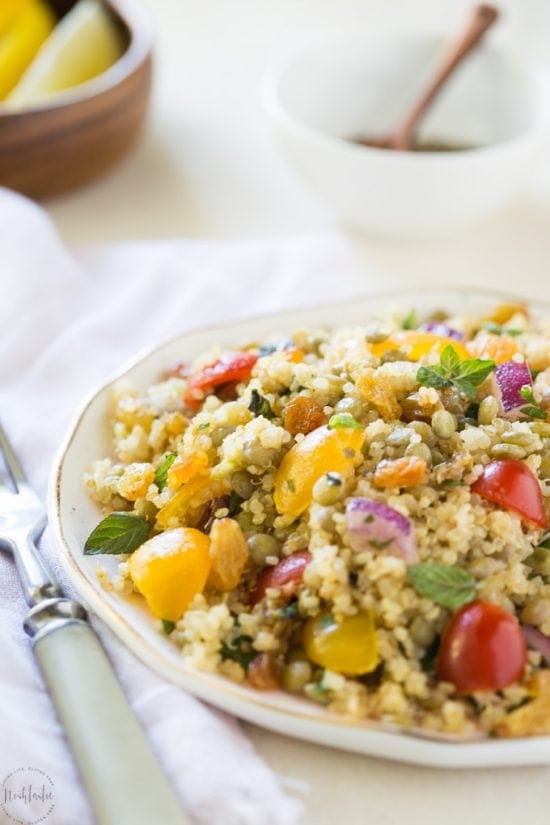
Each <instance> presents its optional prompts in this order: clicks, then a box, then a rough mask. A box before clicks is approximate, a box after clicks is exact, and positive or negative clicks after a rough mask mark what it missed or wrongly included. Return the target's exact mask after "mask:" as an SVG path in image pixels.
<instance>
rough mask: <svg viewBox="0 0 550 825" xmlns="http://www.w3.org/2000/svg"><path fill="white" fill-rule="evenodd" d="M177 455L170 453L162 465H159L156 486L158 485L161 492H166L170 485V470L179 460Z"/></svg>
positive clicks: (156, 473)
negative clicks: (165, 489) (167, 486)
mask: <svg viewBox="0 0 550 825" xmlns="http://www.w3.org/2000/svg"><path fill="white" fill-rule="evenodd" d="M177 457H178V456H177V453H168V454H167V455H166V456H165V458H164V461H163V462H162V464H159V466H158V467H157V470H156V472H155V484H156V485H157V487H158V489H159V492H160V491H161V490H164V488H165V487H166V485H167V484H168V470H169V469H170V467H171V466H172V464H173V463H174V461H175V460H176V458H177Z"/></svg>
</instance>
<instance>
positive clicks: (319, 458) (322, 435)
mask: <svg viewBox="0 0 550 825" xmlns="http://www.w3.org/2000/svg"><path fill="white" fill-rule="evenodd" d="M364 440H365V433H364V430H356V429H353V428H351V427H336V428H335V429H333V430H331V429H330V428H329V427H318V428H317V429H316V430H313V431H312V432H310V433H309V434H308V435H306V437H305V438H304V439H303V440H302V441H299V442H298V444H295V445H294V447H292V448H291V449H290V450H289V452H288V453H287V454H286V456H285V457H284V459H283V461H282V462H281V466H280V467H279V469H278V470H277V473H276V474H275V490H274V494H273V499H274V501H275V507H276V508H277V510H278V512H279V513H281V514H282V515H285V516H291V517H292V518H298V516H299V515H301V514H302V513H303V512H304V510H306V509H307V508H308V507H309V505H310V504H311V501H312V490H313V486H314V484H315V482H316V481H317V479H318V478H320V477H321V476H322V475H323V473H329V472H333V473H346V471H348V470H349V469H350V468H351V467H353V463H354V459H355V457H356V455H357V454H358V453H359V451H360V450H361V447H362V446H363V442H364Z"/></svg>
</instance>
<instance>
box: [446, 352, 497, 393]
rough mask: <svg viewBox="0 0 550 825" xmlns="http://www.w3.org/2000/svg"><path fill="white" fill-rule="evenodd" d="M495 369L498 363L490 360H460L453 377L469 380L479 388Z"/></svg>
mask: <svg viewBox="0 0 550 825" xmlns="http://www.w3.org/2000/svg"><path fill="white" fill-rule="evenodd" d="M495 367H496V363H495V362H494V361H491V360H489V359H483V358H470V359H468V360H466V361H460V360H459V362H458V365H457V367H456V371H455V372H454V373H453V377H456V378H467V379H468V381H469V382H470V383H471V384H473V385H474V387H478V386H479V385H480V384H482V383H483V382H484V381H485V379H486V378H487V377H488V376H489V375H490V374H491V373H492V371H493V370H494V368H495Z"/></svg>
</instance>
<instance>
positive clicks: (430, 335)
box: [370, 329, 471, 361]
mask: <svg viewBox="0 0 550 825" xmlns="http://www.w3.org/2000/svg"><path fill="white" fill-rule="evenodd" d="M449 344H450V345H451V346H452V348H453V349H454V350H455V352H456V353H457V355H458V356H459V357H460V359H461V360H464V359H465V358H471V355H470V353H469V352H468V350H467V349H466V347H465V346H464V344H461V343H460V341H455V339H454V338H446V337H445V336H444V335H436V334H435V333H434V332H422V331H421V330H420V331H419V330H416V329H411V330H407V329H403V330H399V331H398V332H394V333H393V335H390V337H389V338H386V340H385V341H380V342H379V343H377V344H370V350H371V352H372V354H373V355H376V357H377V358H380V357H381V356H382V355H384V353H385V352H389V350H392V349H395V350H401V352H403V353H404V354H405V355H406V356H407V358H409V360H410V361H419V360H420V359H421V358H422V356H424V355H441V353H442V352H443V350H444V349H445V347H448V346H449Z"/></svg>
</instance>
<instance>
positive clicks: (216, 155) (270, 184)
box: [47, 0, 550, 825]
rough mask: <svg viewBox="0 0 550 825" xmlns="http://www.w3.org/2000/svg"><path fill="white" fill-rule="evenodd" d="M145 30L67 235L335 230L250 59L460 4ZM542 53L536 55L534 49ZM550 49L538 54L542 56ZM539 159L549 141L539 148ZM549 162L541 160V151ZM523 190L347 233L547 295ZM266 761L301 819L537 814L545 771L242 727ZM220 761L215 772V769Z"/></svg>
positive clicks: (439, 21)
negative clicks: (480, 220)
mask: <svg viewBox="0 0 550 825" xmlns="http://www.w3.org/2000/svg"><path fill="white" fill-rule="evenodd" d="M143 2H144V5H146V6H148V7H149V9H150V11H151V14H152V17H153V18H154V23H155V27H156V31H157V50H156V51H157V67H156V69H157V70H156V83H155V97H154V104H153V112H152V119H151V123H150V126H149V128H148V131H147V133H146V135H145V137H144V139H143V141H142V143H141V145H140V147H139V148H138V149H137V151H135V152H134V154H133V155H132V157H131V158H129V159H128V160H127V161H125V162H124V163H123V164H122V165H121V166H120V167H119V168H118V169H117V170H116V171H115V172H114V173H112V174H111V175H110V176H109V177H107V178H105V179H104V180H102V181H100V182H98V183H97V184H94V185H93V186H91V187H89V188H87V189H85V190H83V191H82V192H79V193H77V194H74V195H71V196H67V197H65V198H62V199H58V200H56V201H52V202H50V203H48V204H47V208H48V210H49V212H50V214H51V216H52V217H53V219H54V220H55V222H56V224H57V226H58V227H59V229H60V231H61V233H62V235H63V237H64V238H65V240H66V241H67V242H68V243H69V244H78V245H80V244H89V243H93V244H95V243H104V242H110V241H116V240H122V239H132V238H133V239H138V238H168V237H180V236H187V237H203V238H204V237H210V238H235V237H238V238H246V237H249V236H254V237H258V236H279V235H288V234H303V233H312V232H323V231H324V230H328V229H334V228H337V223H336V222H335V219H334V218H333V216H332V215H331V214H330V211H329V210H328V209H327V208H326V207H325V206H324V205H323V204H322V203H320V202H319V201H318V200H317V199H316V198H315V197H314V196H313V195H310V194H309V193H308V192H306V191H305V190H304V189H303V188H302V186H301V184H300V183H299V182H298V181H297V180H296V179H295V178H294V176H293V174H292V172H291V171H290V170H289V169H288V168H287V166H286V165H285V163H284V161H283V159H282V158H281V157H280V156H279V154H278V152H277V148H276V146H275V145H274V144H273V143H272V141H271V135H270V132H269V128H268V125H267V124H266V123H265V121H264V119H263V117H262V113H261V110H260V108H259V102H258V82H259V78H260V75H261V72H262V70H263V68H264V67H265V65H266V63H268V62H269V61H270V60H271V59H273V58H276V57H277V56H278V55H279V54H280V53H281V51H284V50H285V49H287V48H289V47H291V46H295V45H296V44H297V43H300V42H304V41H307V40H309V39H317V38H319V37H324V36H327V37H329V36H330V35H331V34H332V33H334V32H339V33H345V32H346V31H347V30H351V31H353V32H354V33H358V32H361V31H364V32H369V33H372V32H373V31H378V30H380V29H381V28H390V27H391V28H397V29H401V30H402V29H406V30H409V31H413V30H415V29H417V30H426V29H433V30H436V31H445V30H452V29H453V26H455V27H456V25H457V24H458V25H459V24H460V20H461V18H462V17H463V16H464V11H465V10H466V9H467V8H468V7H469V6H470V3H469V2H464V0H362V2H360V0H143ZM501 5H503V6H506V8H507V9H508V11H509V15H508V18H507V22H506V25H505V26H504V27H503V31H502V36H508V37H510V38H514V39H515V42H516V43H517V44H518V45H520V46H521V47H522V48H524V49H525V50H527V51H528V52H529V53H536V52H537V51H539V52H541V53H542V50H543V45H544V40H545V39H546V42H550V37H549V35H550V25H548V28H545V27H544V25H543V23H544V17H546V23H547V24H550V12H549V8H550V0H517V2H516V3H513V2H512V0H509V2H507V3H502V4H501ZM549 54H550V53H549ZM549 59H550V58H549ZM549 155H550V152H549ZM549 167H550V158H549ZM545 176H547V177H548V179H549V180H550V175H548V170H545V169H542V170H541V172H540V175H539V178H540V180H539V186H538V189H537V192H536V195H532V196H531V197H530V198H529V199H527V198H525V199H524V201H523V202H518V203H517V204H515V205H514V206H512V207H511V208H509V209H508V210H506V212H505V213H503V214H501V215H499V216H497V217H495V218H493V219H491V220H489V221H487V222H485V223H484V224H483V225H481V226H478V227H476V228H475V229H473V230H471V231H469V232H468V233H467V234H465V235H462V236H461V237H458V238H457V237H455V238H444V239H438V240H435V241H431V242H429V243H423V244H419V243H408V244H404V243H396V242H391V241H388V240H380V239H376V240H375V239H365V238H358V237H356V238H354V239H353V242H354V245H355V249H356V252H357V256H358V260H359V262H360V263H361V262H363V263H364V264H365V266H369V267H372V266H374V267H375V268H376V269H377V270H378V271H380V272H381V273H383V274H384V280H385V281H386V280H387V281H391V280H392V279H395V278H398V280H400V281H401V282H402V281H403V273H405V274H406V275H407V276H410V279H411V282H412V283H420V282H421V283H425V284H428V283H454V284H461V283H464V282H467V283H470V284H472V283H484V282H488V283H491V284H500V285H501V286H502V287H507V288H508V289H512V290H513V289H515V290H521V291H523V292H528V293H531V294H532V295H539V296H543V295H544V296H545V297H547V298H548V297H550V288H549V287H548V285H547V283H548V265H549V261H550V202H549V201H548V196H547V193H546V190H547V189H548V191H550V187H547V186H546V184H545V183H544V179H545ZM247 728H248V730H249V732H250V734H251V736H252V738H253V740H254V742H255V744H256V745H257V747H258V749H259V750H260V752H261V753H262V754H263V755H264V757H265V758H266V759H267V761H268V762H269V763H270V764H271V765H272V766H273V767H274V768H275V769H276V770H277V771H278V772H279V773H281V774H283V775H285V776H287V777H290V778H292V779H293V780H303V781H305V782H306V783H307V784H308V786H309V793H308V794H307V796H306V800H307V802H306V807H307V812H306V816H305V821H306V822H307V823H316V825H325V823H326V825H329V823H330V824H331V825H332V823H335V822H340V823H342V825H344V823H346V825H348V824H349V825H355V823H357V824H358V823H369V825H401V823H403V825H405V823H406V824H407V825H416V823H422V825H435V823H438V825H439V823H441V822H443V823H445V825H464V822H468V823H471V825H477V823H479V825H482V824H483V825H492V823H497V822H498V823H499V825H518V823H520V822H526V823H529V825H543V823H546V822H548V817H549V816H550V813H549V812H550V768H530V769H526V768H524V769H506V770H491V771H485V772H484V771H477V772H475V773H474V772H459V771H455V772H452V773H450V772H445V771H436V770H422V769H417V768H412V767H407V766H402V765H397V764H395V765H394V764H390V763H385V762H382V761H378V760H374V759H368V758H365V757H355V756H351V755H348V754H344V753H338V752H336V751H331V750H328V749H324V748H321V747H317V746H312V745H307V744H302V743H299V742H296V741H293V740H290V739H285V738H282V737H279V736H276V735H274V734H270V733H266V732H263V731H260V730H258V729H255V728H252V727H251V726H247ZM230 769H231V768H230V766H228V770H230Z"/></svg>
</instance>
